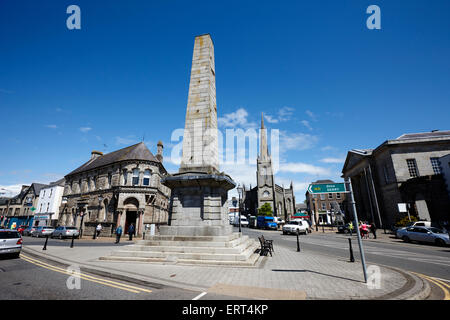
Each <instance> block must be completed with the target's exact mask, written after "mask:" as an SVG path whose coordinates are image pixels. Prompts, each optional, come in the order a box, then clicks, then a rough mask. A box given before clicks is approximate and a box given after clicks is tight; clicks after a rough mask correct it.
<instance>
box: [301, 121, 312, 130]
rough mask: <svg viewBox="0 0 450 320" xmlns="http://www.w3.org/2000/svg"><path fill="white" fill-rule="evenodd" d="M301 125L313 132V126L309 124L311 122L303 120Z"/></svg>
mask: <svg viewBox="0 0 450 320" xmlns="http://www.w3.org/2000/svg"><path fill="white" fill-rule="evenodd" d="M301 123H302V124H303V125H304V126H305V127H307V128H308V129H309V130H312V129H313V128H312V127H311V125H310V124H309V121H307V120H302V121H301Z"/></svg>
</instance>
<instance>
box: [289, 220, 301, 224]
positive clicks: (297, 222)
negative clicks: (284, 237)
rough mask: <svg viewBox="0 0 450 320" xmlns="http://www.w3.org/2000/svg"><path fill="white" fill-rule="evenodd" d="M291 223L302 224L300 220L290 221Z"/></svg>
mask: <svg viewBox="0 0 450 320" xmlns="http://www.w3.org/2000/svg"><path fill="white" fill-rule="evenodd" d="M289 224H296V225H298V224H300V221H291V222H289Z"/></svg>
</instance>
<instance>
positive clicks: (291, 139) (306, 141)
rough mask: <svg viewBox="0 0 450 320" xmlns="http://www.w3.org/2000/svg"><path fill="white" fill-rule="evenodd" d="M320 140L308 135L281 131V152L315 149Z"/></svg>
mask: <svg viewBox="0 0 450 320" xmlns="http://www.w3.org/2000/svg"><path fill="white" fill-rule="evenodd" d="M318 140H319V139H318V137H316V136H313V135H310V134H306V133H287V132H286V131H280V151H281V152H283V151H286V150H306V149H309V148H311V147H313V146H314V145H315V144H316V143H317V141H318Z"/></svg>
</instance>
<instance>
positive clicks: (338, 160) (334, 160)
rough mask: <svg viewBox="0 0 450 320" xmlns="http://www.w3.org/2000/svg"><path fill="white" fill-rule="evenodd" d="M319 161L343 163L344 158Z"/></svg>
mask: <svg viewBox="0 0 450 320" xmlns="http://www.w3.org/2000/svg"><path fill="white" fill-rule="evenodd" d="M319 161H320V162H323V163H344V162H345V158H324V159H321V160H319Z"/></svg>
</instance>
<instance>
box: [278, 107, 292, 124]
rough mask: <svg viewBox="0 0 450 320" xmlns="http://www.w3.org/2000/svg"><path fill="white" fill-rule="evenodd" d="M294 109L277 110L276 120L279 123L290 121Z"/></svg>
mask: <svg viewBox="0 0 450 320" xmlns="http://www.w3.org/2000/svg"><path fill="white" fill-rule="evenodd" d="M294 111H295V109H294V108H289V107H283V108H281V109H280V110H278V119H279V120H280V121H289V120H291V116H292V114H293V113H294Z"/></svg>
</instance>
